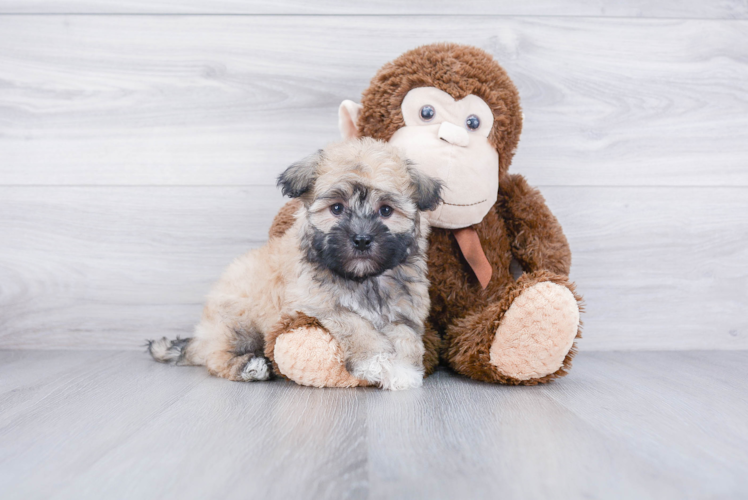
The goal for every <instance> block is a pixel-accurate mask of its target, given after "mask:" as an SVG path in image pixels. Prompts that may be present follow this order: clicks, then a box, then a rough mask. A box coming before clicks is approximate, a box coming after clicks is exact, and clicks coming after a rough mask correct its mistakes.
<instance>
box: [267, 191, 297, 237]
mask: <svg viewBox="0 0 748 500" xmlns="http://www.w3.org/2000/svg"><path fill="white" fill-rule="evenodd" d="M299 207H301V201H300V200H298V199H293V200H291V201H289V202H288V203H286V204H285V205H283V206H282V207H281V209H280V210H279V211H278V213H277V214H276V215H275V218H274V219H273V224H272V225H271V226H270V230H269V231H268V236H269V237H270V238H277V237H279V236H283V235H284V234H285V233H286V231H288V228H290V227H291V226H293V223H294V221H295V220H296V219H295V217H294V216H295V215H296V212H298V211H299Z"/></svg>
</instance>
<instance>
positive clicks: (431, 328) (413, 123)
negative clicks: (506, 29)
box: [265, 44, 581, 387]
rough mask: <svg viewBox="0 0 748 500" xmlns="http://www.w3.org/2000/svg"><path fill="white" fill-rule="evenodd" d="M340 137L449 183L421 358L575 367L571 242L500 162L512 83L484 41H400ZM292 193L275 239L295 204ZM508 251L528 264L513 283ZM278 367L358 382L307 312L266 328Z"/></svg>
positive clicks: (513, 133)
mask: <svg viewBox="0 0 748 500" xmlns="http://www.w3.org/2000/svg"><path fill="white" fill-rule="evenodd" d="M339 125H340V130H341V133H342V134H343V137H344V138H354V137H360V136H366V137H373V138H375V139H380V140H384V141H389V142H390V143H391V144H394V145H396V146H398V147H399V148H401V149H402V150H403V151H404V152H405V154H406V156H407V157H408V158H409V159H410V160H412V161H413V162H414V163H415V165H416V167H417V168H419V169H421V170H422V171H424V172H425V173H427V174H429V175H432V176H434V177H437V178H440V179H441V180H442V181H443V182H444V183H445V188H444V190H443V198H444V203H443V204H442V205H441V206H440V207H439V208H437V209H436V210H434V211H433V212H429V213H427V217H428V220H429V223H430V225H431V226H432V233H431V235H430V237H429V245H430V247H429V252H428V265H429V272H428V274H429V280H430V282H431V286H430V290H429V292H430V297H431V313H430V316H429V319H428V321H427V325H426V331H425V332H424V343H425V345H426V354H425V357H424V367H425V368H426V372H427V374H428V373H431V372H432V371H433V370H434V369H435V368H436V366H437V364H438V362H439V359H440V358H441V359H442V360H443V361H445V362H446V363H447V364H448V365H449V366H450V367H451V368H452V369H453V370H455V371H456V372H458V373H460V374H462V375H466V376H468V377H471V378H473V379H476V380H483V381H486V382H495V383H502V384H513V385H519V384H524V385H532V384H538V383H543V382H548V381H550V380H552V379H555V378H558V377H561V376H563V375H565V374H566V373H567V371H568V370H569V368H570V367H571V359H572V357H573V356H574V353H575V344H574V339H575V338H579V337H580V320H579V313H580V306H581V298H580V297H579V296H578V295H577V294H576V293H575V291H574V285H573V284H572V283H570V282H569V278H568V276H569V268H570V266H571V252H570V250H569V245H568V242H567V240H566V237H565V236H564V234H563V231H562V229H561V226H560V225H559V223H558V221H557V220H556V218H555V217H554V216H553V214H552V213H551V212H550V210H549V209H548V207H547V206H546V205H545V201H544V199H543V197H542V196H541V194H540V193H539V192H538V191H537V190H536V189H533V188H531V187H530V186H529V185H528V184H527V182H526V181H525V179H524V177H522V176H521V175H518V174H510V173H509V172H508V170H509V165H510V163H511V161H512V156H513V155H514V152H515V149H516V147H517V143H518V141H519V136H520V132H521V130H522V113H521V110H520V105H519V95H518V92H517V89H516V87H515V86H514V84H513V83H512V81H511V80H510V79H509V77H508V76H507V74H506V72H505V71H504V70H503V69H502V68H501V67H500V66H499V65H498V64H497V63H496V61H494V60H493V58H492V57H491V56H490V55H489V54H488V53H486V52H484V51H483V50H480V49H478V48H475V47H470V46H463V45H456V44H434V45H427V46H423V47H420V48H417V49H415V50H411V51H409V52H406V53H405V54H403V55H402V56H400V57H399V58H397V59H395V60H394V61H392V62H390V63H388V64H386V65H385V66H384V67H382V69H380V70H379V72H378V73H377V74H376V75H375V76H374V78H373V79H372V81H371V85H370V86H369V88H367V89H366V90H365V91H364V93H363V96H362V100H361V104H360V105H359V104H356V103H354V102H352V101H344V102H343V104H341V106H340V123H339ZM295 203H296V202H294V201H291V202H289V203H288V204H287V205H286V206H285V207H284V208H282V209H281V211H280V213H279V214H278V215H277V216H276V219H275V221H274V224H273V227H272V228H271V232H270V236H271V237H273V236H275V235H278V234H282V233H283V232H284V231H285V229H286V228H287V227H288V226H289V225H290V224H291V221H292V220H293V217H294V213H295V212H296V210H297V208H298V207H297V206H296V204H295ZM513 259H514V260H515V261H516V262H518V263H519V265H520V266H521V267H522V271H524V273H523V274H522V275H521V276H520V277H519V278H518V279H516V280H515V278H514V277H513V273H512V270H511V269H510V266H511V265H512V260H513ZM265 352H266V355H267V356H268V358H269V359H270V360H272V361H273V366H274V369H275V371H276V372H277V373H279V374H281V375H283V376H285V377H287V378H289V379H291V380H294V381H295V382H297V383H299V384H303V385H312V386H318V387H323V386H327V387H333V386H335V387H352V386H357V385H366V382H365V381H362V380H359V379H356V378H354V377H352V376H351V375H350V374H349V373H348V371H347V370H346V368H345V364H344V362H343V359H342V352H341V350H340V347H339V346H338V345H337V343H336V342H335V340H334V339H333V338H332V337H331V336H330V334H329V333H327V332H326V331H325V330H324V329H323V328H322V327H321V326H320V325H319V324H318V323H317V322H316V321H315V319H314V318H308V317H295V318H288V319H287V320H286V321H284V322H283V323H282V324H280V325H278V327H277V328H276V329H275V330H274V331H273V332H272V334H271V335H269V336H268V338H267V344H266V349H265Z"/></svg>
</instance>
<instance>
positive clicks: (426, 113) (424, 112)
mask: <svg viewBox="0 0 748 500" xmlns="http://www.w3.org/2000/svg"><path fill="white" fill-rule="evenodd" d="M434 115H436V110H435V109H434V107H433V106H432V105H430V104H427V105H425V106H424V107H422V108H421V120H423V121H425V122H429V121H431V120H432V119H433V118H434Z"/></svg>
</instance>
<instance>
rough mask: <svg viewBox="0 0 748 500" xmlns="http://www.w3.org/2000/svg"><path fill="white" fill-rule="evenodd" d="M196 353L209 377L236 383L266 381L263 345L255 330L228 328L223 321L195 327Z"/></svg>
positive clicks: (267, 367)
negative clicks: (209, 374) (213, 376)
mask: <svg viewBox="0 0 748 500" xmlns="http://www.w3.org/2000/svg"><path fill="white" fill-rule="evenodd" d="M196 340H197V341H198V344H197V345H196V346H195V348H196V349H195V350H196V351H199V352H198V353H196V354H197V355H198V356H196V357H199V359H200V361H201V363H200V364H204V365H205V366H206V367H207V368H208V371H209V372H210V373H211V375H215V376H216V377H222V378H226V379H229V380H235V381H239V382H251V381H255V380H267V379H269V378H270V375H271V369H270V364H269V363H268V360H267V359H266V358H265V357H264V356H263V354H264V349H265V342H264V341H263V338H262V334H261V333H260V332H259V331H257V330H256V329H255V328H254V327H239V326H237V327H233V328H232V327H230V326H228V325H226V324H225V323H222V322H216V323H214V322H205V321H203V322H202V323H200V325H198V327H197V332H196Z"/></svg>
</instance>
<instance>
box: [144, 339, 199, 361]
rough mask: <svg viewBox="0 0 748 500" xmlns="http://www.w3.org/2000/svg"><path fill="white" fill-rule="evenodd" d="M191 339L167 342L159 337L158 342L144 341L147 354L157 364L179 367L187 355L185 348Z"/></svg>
mask: <svg viewBox="0 0 748 500" xmlns="http://www.w3.org/2000/svg"><path fill="white" fill-rule="evenodd" d="M191 341H192V338H186V339H182V338H179V337H177V338H176V339H174V340H169V339H167V338H166V337H161V338H160V339H158V340H146V349H147V350H148V353H149V354H150V355H151V357H153V359H155V360H156V361H158V362H159V363H168V364H174V365H179V364H183V362H184V361H185V357H186V355H187V346H189V344H190V342H191Z"/></svg>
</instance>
